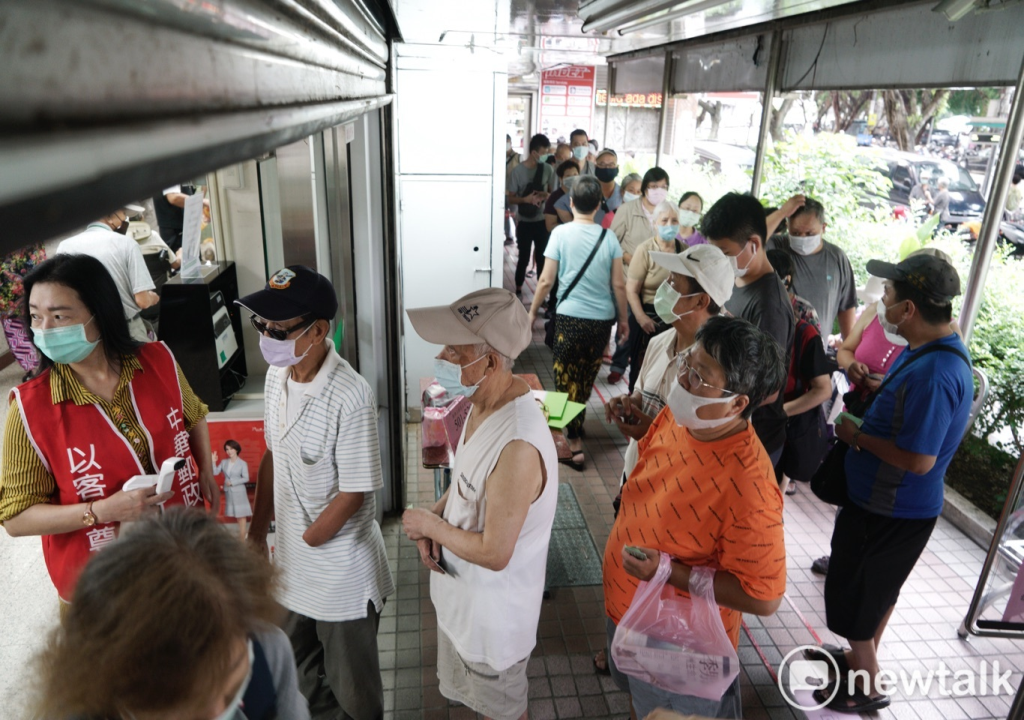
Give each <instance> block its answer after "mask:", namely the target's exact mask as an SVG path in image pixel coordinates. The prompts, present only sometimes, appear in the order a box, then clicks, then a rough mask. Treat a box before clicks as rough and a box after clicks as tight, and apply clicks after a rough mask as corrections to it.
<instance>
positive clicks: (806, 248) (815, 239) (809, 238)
mask: <svg viewBox="0 0 1024 720" xmlns="http://www.w3.org/2000/svg"><path fill="white" fill-rule="evenodd" d="M820 246H821V235H805V236H803V237H798V236H796V235H790V236H789V247H790V248H791V249H792V250H793V252H795V253H796V254H797V255H812V254H814V251H815V250H817V249H818V248H819V247H820Z"/></svg>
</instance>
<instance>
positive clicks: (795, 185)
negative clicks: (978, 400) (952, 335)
mask: <svg viewBox="0 0 1024 720" xmlns="http://www.w3.org/2000/svg"><path fill="white" fill-rule="evenodd" d="M850 140H852V139H850V138H846V137H844V136H836V135H832V134H830V133H822V134H819V135H817V136H816V137H814V138H810V139H808V138H803V137H797V138H792V139H791V140H790V141H788V142H784V143H776V144H775V146H774V148H773V149H772V150H771V151H770V152H769V153H768V154H767V155H766V156H765V179H764V183H763V185H762V192H761V201H762V202H763V203H764V204H765V206H773V205H781V204H782V203H783V202H785V201H786V199H787V198H789V197H790V196H792V195H793V194H794V193H798V192H800V193H804V194H805V195H809V196H812V197H814V198H816V199H818V200H820V201H821V202H822V203H823V204H824V206H825V211H826V214H827V220H828V228H827V230H826V233H825V237H826V238H827V239H828V240H830V241H831V242H833V243H835V244H836V245H838V246H839V247H841V248H842V249H843V250H844V251H845V252H846V254H847V256H848V257H849V258H850V262H851V264H852V265H853V270H854V273H855V274H856V276H857V284H858V285H859V286H862V285H863V283H864V282H865V281H866V280H867V271H866V269H865V264H866V263H867V261H868V260H870V259H872V258H878V259H881V260H889V261H892V262H895V261H898V260H899V258H900V254H901V249H902V250H903V251H904V252H906V251H907V250H908V249H910V248H911V247H914V246H917V245H919V244H921V243H919V242H918V241H917V240H916V239H915V236H916V235H917V233H918V227H917V225H916V223H915V222H914V221H913V220H897V219H895V218H893V217H892V215H891V213H890V212H889V210H888V208H884V207H883V208H872V207H869V206H867V205H866V204H864V203H862V199H863V197H864V193H865V192H866V191H868V190H870V191H871V193H872V194H877V195H885V194H886V193H887V192H888V188H889V187H890V185H889V180H888V179H887V178H885V177H884V176H882V175H881V174H880V173H878V172H877V171H876V170H875V169H873V167H872V165H871V163H870V162H869V161H867V160H866V159H865V155H863V154H861V153H859V152H858V151H857V149H856V147H854V146H853V144H852V142H850ZM922 235H923V236H925V237H927V235H928V233H927V232H923V233H922ZM927 244H928V245H930V246H933V247H938V248H940V249H941V250H943V251H945V252H946V253H948V254H949V255H950V257H951V258H952V260H953V264H954V265H955V266H956V268H957V271H958V272H959V273H960V279H961V281H962V285H963V287H964V288H966V285H967V279H968V277H969V273H970V267H971V259H972V255H973V246H970V247H969V246H967V245H965V244H964V243H963V242H962V241H961V240H960V239H959V238H958V237H956V236H955V235H952V234H950V233H948V232H946V231H940V232H939V233H938V234H937V235H936V236H935V237H934V238H933V239H930V240H927ZM1022 288H1024V262H1022V261H1021V260H1019V259H1015V258H1013V257H1011V256H1010V255H1009V254H1008V252H1006V251H1004V250H1000V251H997V252H996V254H995V257H994V258H993V260H992V264H991V266H990V269H989V274H988V279H987V281H986V285H985V293H984V299H983V302H982V305H981V310H980V312H979V315H978V318H977V321H976V323H975V326H974V332H973V335H972V338H971V346H970V351H971V357H972V359H973V361H974V364H975V365H976V366H977V367H979V368H981V369H982V370H983V371H984V372H985V374H986V375H987V376H988V379H989V384H990V389H989V396H988V401H987V403H986V405H985V408H984V409H983V411H982V413H981V415H980V416H979V418H978V420H977V422H976V424H975V426H974V428H973V433H974V434H975V435H976V436H978V437H981V438H987V439H988V440H989V442H990V443H991V444H993V445H995V446H996V447H998V448H999V449H1001V450H1003V451H1007V452H1011V453H1013V454H1014V455H1017V454H1019V453H1020V452H1021V451H1022V450H1024V292H1022ZM962 301H963V297H962V296H961V297H959V298H957V299H956V300H955V302H954V307H953V310H954V317H956V316H957V315H958V314H959V311H960V305H961V303H962Z"/></svg>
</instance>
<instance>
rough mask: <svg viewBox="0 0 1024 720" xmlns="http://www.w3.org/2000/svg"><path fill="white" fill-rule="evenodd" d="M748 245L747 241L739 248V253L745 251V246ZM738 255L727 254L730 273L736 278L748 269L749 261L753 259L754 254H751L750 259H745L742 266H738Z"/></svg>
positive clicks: (744, 273)
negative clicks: (730, 266)
mask: <svg viewBox="0 0 1024 720" xmlns="http://www.w3.org/2000/svg"><path fill="white" fill-rule="evenodd" d="M749 245H750V243H749V242H748V243H747V244H746V245H744V246H743V249H742V250H740V255H742V254H743V253H745V252H746V251H747V247H749ZM740 255H735V256H733V255H729V256H727V257H728V258H729V264H730V265H732V274H733V275H735V276H736V277H738V278H741V277H743V276H744V275H746V274H747V272H748V271H749V270H750V263H752V262H753V261H754V256H753V255H751V256H750V259H749V260H747V262H746V264H745V265H744V266H743V267H740Z"/></svg>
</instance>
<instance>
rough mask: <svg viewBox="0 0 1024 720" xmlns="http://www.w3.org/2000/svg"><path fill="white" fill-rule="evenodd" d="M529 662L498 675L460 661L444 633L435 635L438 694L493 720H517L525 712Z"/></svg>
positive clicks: (480, 664)
mask: <svg viewBox="0 0 1024 720" xmlns="http://www.w3.org/2000/svg"><path fill="white" fill-rule="evenodd" d="M529 659H530V658H528V657H526V658H523V659H522V660H521V661H519V662H517V663H516V664H515V665H513V666H512V667H510V668H507V669H505V670H502V671H501V672H498V671H497V670H495V669H494V668H492V667H491V666H490V665H486V664H484V663H475V662H469V661H467V660H463V659H462V658H461V657H460V656H459V652H458V650H456V649H455V646H454V645H452V641H451V640H450V639H449V638H448V636H447V635H446V634H445V632H444V631H443V630H441V629H440V628H439V629H438V632H437V679H438V680H439V681H440V690H441V694H442V695H444V696H445V697H446V698H448V699H449V700H456V701H458V702H460V703H462V704H463V705H465V706H467V707H469V708H471V709H473V710H475V711H476V712H478V713H482V714H483V715H484V716H486V717H489V718H493V719H494V720H517V719H518V718H520V717H522V715H523V713H525V712H526V707H527V704H528V702H529V698H528V696H527V691H528V690H529V687H530V686H529V683H528V682H527V680H526V664H527V662H528V661H529Z"/></svg>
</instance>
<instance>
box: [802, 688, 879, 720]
mask: <svg viewBox="0 0 1024 720" xmlns="http://www.w3.org/2000/svg"><path fill="white" fill-rule="evenodd" d="M833 692H835V685H829V686H828V687H825V688H821V689H818V690H815V691H814V693H813V696H814V702H816V703H819V704H820V703H823V702H825V701H826V700H828V698H829V696H830V695H832V693H833ZM890 701H891V700H890V698H889V696H888V695H878V696H877V697H868V696H867V695H865V694H864V693H863V692H861V691H860V690H856V691H855V692H854V693H853V694H852V695H851V694H850V692H849V686H848V685H847V683H842V682H841V683H839V692H837V693H836V696H835V697H834V698H832V701H831V702H829V704H828V709H829V710H832V711H833V712H837V713H843V714H846V715H859V714H860V713H869V712H875V711H877V710H882V709H883V708H887V707H889V703H890Z"/></svg>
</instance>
